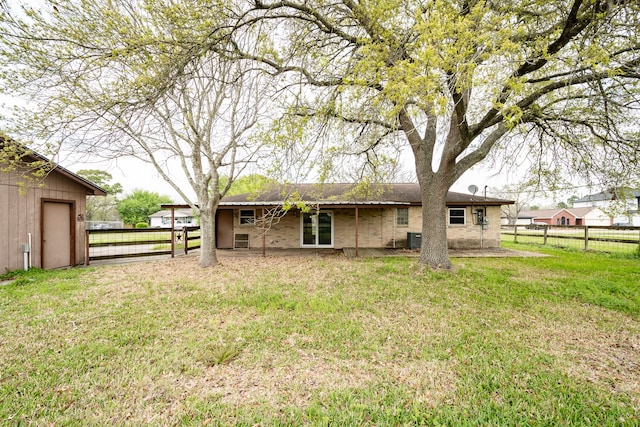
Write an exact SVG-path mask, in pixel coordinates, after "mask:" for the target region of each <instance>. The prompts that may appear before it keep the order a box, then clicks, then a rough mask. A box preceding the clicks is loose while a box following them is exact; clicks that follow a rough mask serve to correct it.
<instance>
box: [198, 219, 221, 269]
mask: <svg viewBox="0 0 640 427" xmlns="http://www.w3.org/2000/svg"><path fill="white" fill-rule="evenodd" d="M217 263H218V258H217V256H216V209H215V208H214V209H206V208H205V209H202V208H201V209H200V263H199V265H200V267H212V266H214V265H216V264H217Z"/></svg>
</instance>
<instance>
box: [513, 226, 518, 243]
mask: <svg viewBox="0 0 640 427" xmlns="http://www.w3.org/2000/svg"><path fill="white" fill-rule="evenodd" d="M513 243H518V224H516V225H515V226H514V227H513Z"/></svg>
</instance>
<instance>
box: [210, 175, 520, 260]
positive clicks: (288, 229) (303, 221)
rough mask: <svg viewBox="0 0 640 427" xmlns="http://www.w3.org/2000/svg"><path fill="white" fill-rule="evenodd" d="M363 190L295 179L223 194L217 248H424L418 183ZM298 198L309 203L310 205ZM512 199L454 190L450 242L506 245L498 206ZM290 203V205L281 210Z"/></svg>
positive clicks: (449, 205) (458, 245) (475, 245)
mask: <svg viewBox="0 0 640 427" xmlns="http://www.w3.org/2000/svg"><path fill="white" fill-rule="evenodd" d="M361 190H362V189H361V188H358V187H357V186H356V185H354V184H295V185H290V186H288V188H287V187H286V186H285V187H281V188H274V189H272V190H271V191H268V192H264V193H262V194H259V195H257V196H255V195H253V196H251V195H248V194H243V195H237V196H229V197H225V198H223V199H222V201H221V202H220V205H219V207H218V212H217V215H216V243H217V247H218V248H220V249H227V248H248V247H266V248H334V249H341V248H350V247H361V248H407V247H409V248H413V249H417V248H419V247H420V243H421V242H420V239H421V235H422V201H421V192H420V187H419V185H418V184H417V183H411V184H381V185H378V186H373V187H370V188H368V189H367V190H368V191H364V192H362V191H361ZM288 195H294V198H293V199H289V198H288ZM296 198H297V199H296ZM296 200H299V201H302V202H304V208H302V209H301V208H300V207H299V206H297V205H296ZM511 203H513V202H512V201H509V200H502V199H495V198H487V197H481V196H473V195H471V194H462V193H454V192H450V193H449V194H448V196H447V202H446V204H447V206H446V210H447V239H448V242H449V247H450V248H456V249H466V248H482V247H484V248H489V247H498V246H500V206H501V205H505V204H511ZM286 204H292V208H291V209H288V210H286V209H285V210H283V209H282V207H283V205H286Z"/></svg>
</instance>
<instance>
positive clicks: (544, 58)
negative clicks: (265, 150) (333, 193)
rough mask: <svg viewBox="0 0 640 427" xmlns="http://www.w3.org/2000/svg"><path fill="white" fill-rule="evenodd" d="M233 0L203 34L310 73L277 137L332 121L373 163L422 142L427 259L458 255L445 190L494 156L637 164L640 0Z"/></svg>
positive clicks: (340, 141) (230, 50)
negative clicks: (224, 18) (222, 26)
mask: <svg viewBox="0 0 640 427" xmlns="http://www.w3.org/2000/svg"><path fill="white" fill-rule="evenodd" d="M234 7H235V8H236V9H233V8H234ZM231 12H233V13H234V14H235V19H236V22H235V25H234V27H233V32H231V33H230V34H220V33H212V35H211V37H210V38H209V41H208V43H206V44H204V45H203V48H206V49H212V50H216V51H221V52H223V53H224V54H225V55H227V56H228V57H236V58H239V59H251V60H254V61H256V62H257V63H259V64H261V66H262V67H264V69H265V70H266V71H268V72H270V73H271V74H273V75H274V76H278V77H280V78H281V81H282V84H283V85H286V87H288V88H291V87H292V85H299V86H302V87H304V89H301V90H299V91H297V92H296V91H293V90H290V91H289V92H288V93H287V94H288V97H289V98H288V99H289V100H290V101H291V103H292V106H291V109H290V111H289V113H290V115H289V117H290V118H291V121H290V123H294V124H286V123H285V124H283V121H280V122H279V126H280V127H279V130H280V132H281V134H280V135H279V138H281V139H283V138H284V137H283V136H282V132H284V131H286V130H287V128H288V129H293V132H292V137H291V139H292V140H293V141H294V143H300V140H302V141H305V140H306V139H305V138H300V135H302V134H304V131H307V133H306V134H304V135H305V136H306V137H312V136H313V137H316V136H318V135H323V134H324V136H325V137H326V138H332V137H333V141H332V143H329V145H331V147H332V149H333V151H332V152H333V153H336V152H341V153H345V154H348V155H356V154H358V155H361V156H362V157H363V158H364V159H365V162H364V164H365V165H369V166H370V167H373V168H375V167H376V166H377V165H376V163H377V162H378V161H379V157H377V156H376V153H378V152H382V153H384V152H385V151H384V150H385V149H387V150H388V149H389V148H393V147H399V146H402V147H407V148H409V149H410V150H411V152H412V153H413V157H414V161H415V164H414V166H415V170H416V175H417V178H418V182H419V184H420V186H421V189H422V214H423V215H422V217H423V224H422V232H423V239H422V250H421V256H420V262H421V263H425V264H428V265H430V266H432V267H434V268H443V269H448V268H451V266H452V264H451V261H450V259H449V256H448V249H447V210H446V205H445V198H446V195H447V191H448V190H449V188H450V187H451V186H452V185H453V184H454V183H455V182H456V181H457V180H458V179H459V178H460V177H461V176H462V175H463V174H464V173H465V172H466V171H468V170H469V169H470V168H471V167H473V166H474V165H477V164H478V163H480V162H481V161H483V160H484V159H486V158H487V157H488V156H489V155H492V156H501V157H504V158H505V159H506V160H507V161H508V162H511V163H518V161H517V160H518V159H526V160H528V161H529V163H530V165H531V173H534V174H536V175H538V176H540V177H541V178H542V179H546V178H552V177H554V176H558V171H562V172H568V173H570V174H571V175H574V176H580V177H584V178H587V179H591V180H592V181H598V182H605V181H616V182H620V181H631V180H635V179H637V178H638V175H637V171H638V163H639V160H640V159H639V157H640V154H639V153H640V147H639V144H640V142H639V141H640V138H639V137H638V129H637V127H636V126H633V125H632V123H633V122H634V121H635V122H637V120H638V114H637V109H638V108H639V107H640V102H639V99H640V98H639V97H638V95H639V90H640V84H639V81H640V71H639V65H640V3H638V2H637V1H630V0H627V1H624V0H622V1H611V0H572V1H564V0H563V1H560V0H551V1H530V0H523V1H510V2H499V1H479V0H435V1H415V0H380V1H370V2H363V1H354V0H338V1H335V2H324V1H321V0H306V1H297V0H292V1H290V0H252V1H249V2H246V3H245V2H240V3H233V4H229V5H228V8H227V9H225V13H228V14H231ZM295 124H297V125H295ZM327 129H331V131H327ZM336 135H337V136H339V137H338V138H336ZM324 141H325V142H326V139H325V140H324ZM336 141H337V142H336ZM325 151H328V150H325ZM334 157H335V156H334ZM332 163H334V164H335V160H332ZM349 166H350V167H351V168H353V167H354V164H353V163H352V162H350V163H349ZM319 175H320V176H328V174H326V173H324V171H320V172H319Z"/></svg>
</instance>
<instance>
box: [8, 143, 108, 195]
mask: <svg viewBox="0 0 640 427" xmlns="http://www.w3.org/2000/svg"><path fill="white" fill-rule="evenodd" d="M8 144H17V146H18V148H19V149H21V150H24V159H25V162H26V163H28V162H37V161H44V162H47V163H49V164H51V165H52V169H51V172H57V173H59V174H61V175H63V176H65V177H66V178H68V179H70V180H72V181H75V182H77V183H78V184H80V185H82V186H83V187H84V188H85V189H86V190H87V194H88V195H91V196H106V195H107V191H106V190H105V189H103V188H101V187H99V186H97V185H96V184H94V183H93V182H91V181H89V180H88V179H85V178H83V177H81V176H80V175H76V174H75V173H73V172H71V171H70V170H68V169H66V168H64V167H62V166H60V165H59V164H57V163H54V162H53V161H51V160H49V159H48V158H46V157H45V156H43V155H41V154H39V153H37V152H35V151H33V150H31V149H29V148H27V147H26V146H25V145H23V144H20V143H18V142H16V141H14V140H12V139H10V138H7V137H4V136H2V135H0V148H4V146H5V145H8Z"/></svg>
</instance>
